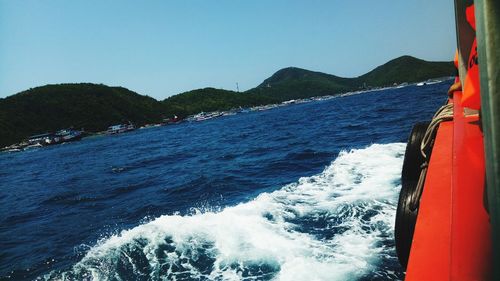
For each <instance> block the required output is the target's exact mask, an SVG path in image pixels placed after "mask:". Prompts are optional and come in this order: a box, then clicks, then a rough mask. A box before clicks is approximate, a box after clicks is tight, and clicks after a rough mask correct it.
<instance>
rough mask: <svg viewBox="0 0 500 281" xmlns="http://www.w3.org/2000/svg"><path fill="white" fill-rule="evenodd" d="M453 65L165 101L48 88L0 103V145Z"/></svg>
mask: <svg viewBox="0 0 500 281" xmlns="http://www.w3.org/2000/svg"><path fill="white" fill-rule="evenodd" d="M454 71H455V70H454V67H453V64H452V63H451V62H427V61H423V60H420V59H416V58H413V57H410V56H404V57H400V58H397V59H395V60H392V61H390V62H388V63H386V64H384V65H382V66H379V67H377V68H375V69H374V70H372V71H370V72H368V73H367V74H365V75H362V76H360V77H355V78H342V77H338V76H334V75H330V74H325V73H321V72H314V71H309V70H305V69H300V68H296V67H289V68H284V69H281V70H279V71H278V72H276V73H275V74H274V75H272V76H271V77H269V78H268V79H266V80H264V82H262V83H261V84H260V85H259V86H257V87H255V88H253V89H251V90H248V91H246V92H243V93H238V92H233V91H227V90H221V89H214V88H204V89H198V90H193V91H189V92H185V93H181V94H178V95H175V96H172V97H169V98H167V99H165V100H163V101H157V100H155V99H153V98H151V97H148V96H143V95H139V94H137V93H135V92H132V91H130V90H128V89H126V88H122V87H109V86H105V85H97V84H90V83H80V84H59V85H46V86H42V87H37V88H33V89H29V90H26V91H23V92H21V93H18V94H15V95H13V96H9V97H7V98H3V99H0V146H5V145H9V144H12V143H15V142H18V141H20V140H22V139H24V138H26V137H28V136H29V135H33V134H39V133H44V132H48V131H55V130H58V129H62V128H67V127H71V126H72V127H74V128H76V129H80V128H84V129H85V130H86V131H90V132H95V131H101V130H105V129H106V128H107V127H108V126H110V125H113V124H117V123H123V122H127V121H131V122H133V123H134V124H136V125H139V126H140V125H143V124H146V123H152V122H159V121H161V120H162V119H163V118H166V117H171V116H172V115H174V114H176V115H177V116H179V117H186V116H188V115H190V114H195V113H198V112H201V111H215V110H226V109H230V108H234V107H239V106H242V107H248V106H254V105H263V104H270V103H277V102H282V101H285V100H290V99H298V98H307V97H312V96H321V95H332V94H338V93H342V92H346V91H352V90H358V89H360V88H363V87H380V86H388V85H392V84H393V83H402V82H417V81H423V80H426V79H430V78H438V77H446V76H452V75H453V74H454Z"/></svg>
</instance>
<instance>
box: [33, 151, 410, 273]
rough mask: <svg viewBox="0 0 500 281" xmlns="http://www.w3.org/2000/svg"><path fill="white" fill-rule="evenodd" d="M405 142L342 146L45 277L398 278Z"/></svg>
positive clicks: (109, 243) (105, 245) (124, 237)
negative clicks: (215, 206)
mask: <svg viewBox="0 0 500 281" xmlns="http://www.w3.org/2000/svg"><path fill="white" fill-rule="evenodd" d="M404 149H405V145H404V144H401V143H393V144H383V145H382V144H373V145H371V146H369V147H367V148H364V149H354V150H351V151H344V152H341V153H340V154H339V156H338V157H337V159H336V160H335V161H333V162H332V163H331V165H330V166H328V167H327V168H326V169H325V170H324V171H323V172H322V173H320V174H318V175H315V176H311V177H304V178H301V179H299V180H298V182H297V183H293V184H289V185H287V186H284V187H283V188H281V189H279V190H277V191H274V192H272V193H263V194H261V195H259V196H258V197H257V198H255V199H254V200H252V201H250V202H247V203H242V204H239V205H237V206H233V207H228V208H225V209H223V210H222V211H219V212H210V211H206V212H199V213H197V214H193V215H190V216H179V215H168V216H167V215H165V216H162V217H159V218H157V219H155V220H153V221H151V222H148V223H145V224H143V225H140V226H137V227H135V228H133V229H130V230H125V231H122V232H121V233H120V234H118V235H114V236H112V237H109V238H106V239H103V240H102V241H99V242H98V243H97V244H96V245H95V246H94V247H92V248H91V249H90V250H89V251H88V252H87V253H86V255H85V256H84V257H83V258H82V260H81V261H79V262H78V263H76V264H75V265H73V266H72V268H71V269H70V270H68V271H64V272H51V273H50V274H48V275H46V276H43V277H42V278H41V279H48V280H60V279H62V280H73V279H74V280H357V279H370V280H372V279H397V278H401V275H400V274H401V273H398V271H399V270H400V269H398V266H397V260H396V257H395V253H394V244H393V242H392V240H393V234H392V233H393V231H392V229H393V222H394V214H395V206H396V201H397V194H398V191H399V188H400V170H401V165H402V160H403V153H404Z"/></svg>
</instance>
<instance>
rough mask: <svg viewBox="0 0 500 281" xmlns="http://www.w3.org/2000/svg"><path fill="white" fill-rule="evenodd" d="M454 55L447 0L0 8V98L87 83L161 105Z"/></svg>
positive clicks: (31, 3)
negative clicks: (303, 74)
mask: <svg viewBox="0 0 500 281" xmlns="http://www.w3.org/2000/svg"><path fill="white" fill-rule="evenodd" d="M454 50H455V28H454V12H453V1H451V0H435V1H431V0H425V1H422V0H390V1H389V0H377V1H372V0H365V1H361V0H354V1H336V0H323V1H316V0H302V1H293V0H286V1H285V0H247V1H243V0H177V1H160V0H157V1H155V0H148V1H132V0H130V1H112V0H75V1H67V0H45V1H37V0H23V1H17V0H0V97H5V96H9V95H12V94H15V93H17V92H19V91H22V90H25V89H28V88H30V87H36V86H41V85H45V84H54V83H69V82H93V83H103V84H106V85H110V86H123V87H126V88H129V89H131V90H133V91H136V92H138V93H140V94H144V95H149V96H152V97H154V98H156V99H163V98H165V97H167V96H170V95H174V94H178V93H181V92H184V91H188V90H192V89H196V88H203V87H215V88H224V89H230V90H235V89H236V82H238V83H239V85H240V90H247V89H249V88H253V87H255V86H257V85H258V84H260V83H261V82H262V80H264V79H265V78H267V77H269V76H270V75H272V74H273V73H274V72H276V71H277V70H279V69H281V68H283V67H287V66H296V67H301V68H305V69H309V70H314V71H321V72H326V73H330V74H335V75H339V76H345V77H354V76H358V75H361V74H364V73H365V72H367V71H369V70H371V69H373V68H374V67H376V66H378V65H380V64H383V63H385V62H387V61H388V60H390V59H393V58H396V57H398V56H401V55H406V54H407V55H412V56H415V57H418V58H422V59H425V60H440V61H444V60H447V61H450V60H452V58H453V54H454Z"/></svg>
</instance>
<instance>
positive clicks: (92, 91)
mask: <svg viewBox="0 0 500 281" xmlns="http://www.w3.org/2000/svg"><path fill="white" fill-rule="evenodd" d="M162 112H163V109H162V107H161V104H159V102H158V101H156V100H155V99H153V98H151V97H147V96H141V95H139V94H137V93H134V92H132V91H130V90H127V89H125V88H121V87H108V86H104V85H96V84H88V83H82V84H60V85H46V86H42V87H37V88H33V89H29V90H27V91H24V92H21V93H18V94H16V95H13V96H10V97H7V98H4V99H0V145H2V146H3V145H7V144H11V143H14V142H17V141H20V140H21V139H23V138H25V137H27V136H29V135H32V134H38V133H44V132H47V131H55V130H58V129H62V128H67V127H71V126H73V127H75V128H76V129H80V128H84V129H85V130H88V131H94V132H95V131H101V130H105V129H106V128H107V127H108V126H109V125H112V124H116V123H122V122H126V121H128V120H130V121H133V122H136V123H139V124H141V123H146V122H150V121H151V120H161V116H162Z"/></svg>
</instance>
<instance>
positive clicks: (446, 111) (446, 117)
mask: <svg viewBox="0 0 500 281" xmlns="http://www.w3.org/2000/svg"><path fill="white" fill-rule="evenodd" d="M451 120H453V103H448V104H446V105H444V106H442V107H441V108H439V109H438V111H436V114H434V116H433V117H432V121H431V123H430V124H429V126H428V127H427V130H426V131H425V135H424V138H423V139H422V143H421V144H420V153H422V156H423V157H424V163H423V164H422V166H420V168H421V169H422V170H421V171H420V177H419V178H418V182H417V186H416V189H415V192H414V193H413V194H412V196H411V198H410V210H412V211H415V210H416V209H417V208H418V205H419V203H420V197H422V191H423V190H424V182H425V177H426V175H427V168H428V167H429V155H427V153H426V151H428V150H429V149H430V148H431V147H432V145H433V140H434V136H435V135H436V131H437V129H438V127H439V124H441V122H445V121H451Z"/></svg>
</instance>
